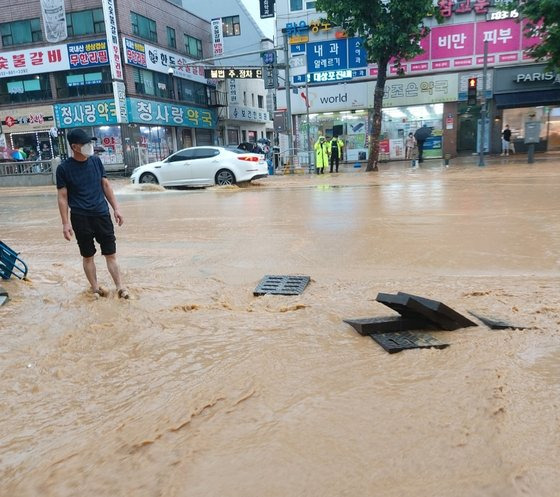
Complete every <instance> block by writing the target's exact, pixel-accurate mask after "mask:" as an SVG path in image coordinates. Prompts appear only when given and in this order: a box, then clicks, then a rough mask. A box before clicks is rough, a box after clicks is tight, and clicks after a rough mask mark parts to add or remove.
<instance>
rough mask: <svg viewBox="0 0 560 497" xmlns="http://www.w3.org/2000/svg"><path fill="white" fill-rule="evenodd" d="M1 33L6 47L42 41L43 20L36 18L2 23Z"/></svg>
mask: <svg viewBox="0 0 560 497" xmlns="http://www.w3.org/2000/svg"><path fill="white" fill-rule="evenodd" d="M0 35H1V36H2V46H4V47H8V46H10V45H21V44H23V43H33V42H34V41H42V40H43V34H42V32H41V21H40V19H39V18H36V19H26V20H24V21H13V22H5V23H2V24H0Z"/></svg>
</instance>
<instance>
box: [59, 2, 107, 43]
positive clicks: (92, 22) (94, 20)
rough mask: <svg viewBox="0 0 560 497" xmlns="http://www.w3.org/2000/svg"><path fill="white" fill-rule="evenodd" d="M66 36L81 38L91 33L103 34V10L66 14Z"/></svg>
mask: <svg viewBox="0 0 560 497" xmlns="http://www.w3.org/2000/svg"><path fill="white" fill-rule="evenodd" d="M66 28H67V29H68V36H82V35H88V34H91V33H104V32H105V21H104V19H103V9H91V10H82V11H80V12H69V13H68V14H66Z"/></svg>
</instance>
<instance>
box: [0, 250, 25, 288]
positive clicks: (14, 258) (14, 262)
mask: <svg viewBox="0 0 560 497" xmlns="http://www.w3.org/2000/svg"><path fill="white" fill-rule="evenodd" d="M12 275H13V276H15V277H16V278H19V279H20V280H21V279H23V278H25V277H26V276H27V265H26V264H25V262H23V261H22V260H21V259H20V258H19V257H18V254H17V252H14V251H13V250H12V249H11V248H10V247H8V246H7V245H6V244H5V243H3V242H2V241H1V240H0V276H1V277H2V279H5V280H9V279H10V276H12Z"/></svg>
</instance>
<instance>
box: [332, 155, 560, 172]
mask: <svg viewBox="0 0 560 497" xmlns="http://www.w3.org/2000/svg"><path fill="white" fill-rule="evenodd" d="M478 161H479V157H478V154H476V155H462V156H459V157H455V158H452V159H449V167H457V166H460V167H470V166H475V167H478ZM554 161H556V162H558V165H560V152H544V153H537V154H535V162H534V164H538V163H543V162H546V163H547V164H548V163H551V162H554ZM484 162H485V165H487V166H496V165H502V164H503V165H509V164H528V162H527V154H526V153H518V154H513V155H509V156H505V157H502V156H500V155H485V156H484ZM355 164H357V163H344V164H340V168H339V173H356V172H363V171H365V169H366V165H367V163H366V162H364V161H361V162H359V164H360V167H356V166H355ZM442 166H445V160H444V159H425V160H424V162H423V163H422V164H418V163H417V167H420V168H432V167H442ZM411 167H412V166H411V161H408V160H393V161H388V162H380V163H379V170H380V171H384V170H398V169H408V168H411ZM328 171H329V169H328V168H326V169H325V174H329V172H328Z"/></svg>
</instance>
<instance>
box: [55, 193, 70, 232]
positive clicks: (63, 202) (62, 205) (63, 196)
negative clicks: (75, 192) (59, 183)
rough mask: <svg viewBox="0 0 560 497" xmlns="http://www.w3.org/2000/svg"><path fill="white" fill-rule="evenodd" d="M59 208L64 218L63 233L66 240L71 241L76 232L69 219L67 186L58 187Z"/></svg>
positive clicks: (61, 216)
mask: <svg viewBox="0 0 560 497" xmlns="http://www.w3.org/2000/svg"><path fill="white" fill-rule="evenodd" d="M57 200H58V210H59V211H60V218H61V219H62V234H63V235H64V238H66V240H68V241H70V240H71V239H72V235H74V232H73V231H72V225H71V224H70V221H69V220H68V190H67V188H66V187H64V188H59V189H58V199H57Z"/></svg>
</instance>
